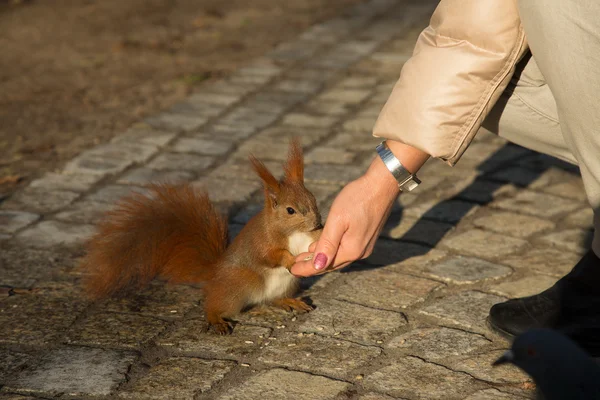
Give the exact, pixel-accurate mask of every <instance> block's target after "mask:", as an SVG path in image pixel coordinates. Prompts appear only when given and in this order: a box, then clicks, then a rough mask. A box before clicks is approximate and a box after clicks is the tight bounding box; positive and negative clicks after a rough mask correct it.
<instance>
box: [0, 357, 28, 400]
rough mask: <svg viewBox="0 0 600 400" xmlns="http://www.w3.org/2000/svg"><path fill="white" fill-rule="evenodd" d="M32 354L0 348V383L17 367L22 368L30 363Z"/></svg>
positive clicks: (4, 381)
mask: <svg viewBox="0 0 600 400" xmlns="http://www.w3.org/2000/svg"><path fill="white" fill-rule="evenodd" d="M33 359H34V356H32V355H31V354H27V353H22V352H19V351H12V350H8V349H0V360H2V363H0V385H3V384H4V383H6V380H7V378H8V377H9V375H10V374H11V372H13V371H16V370H17V369H18V368H19V369H23V367H25V366H26V365H27V364H29V363H31V361H32V360H33ZM1 398H2V397H0V399H1Z"/></svg>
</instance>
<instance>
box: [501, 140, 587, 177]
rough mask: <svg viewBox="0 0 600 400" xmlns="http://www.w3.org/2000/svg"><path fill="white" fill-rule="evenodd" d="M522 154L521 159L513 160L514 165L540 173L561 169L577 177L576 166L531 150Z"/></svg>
mask: <svg viewBox="0 0 600 400" xmlns="http://www.w3.org/2000/svg"><path fill="white" fill-rule="evenodd" d="M513 147H514V145H513ZM523 154H524V156H523V157H518V158H515V159H514V160H513V163H514V164H515V165H518V166H521V167H525V168H529V169H532V170H535V171H540V172H544V171H548V170H549V169H561V170H563V171H565V172H570V173H571V174H572V175H574V176H577V175H579V168H578V167H577V166H576V165H574V164H571V163H568V162H566V161H563V160H560V159H558V158H556V157H552V156H550V155H547V154H543V153H538V152H535V151H533V150H526V152H524V153H523Z"/></svg>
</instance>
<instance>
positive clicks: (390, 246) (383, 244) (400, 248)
mask: <svg viewBox="0 0 600 400" xmlns="http://www.w3.org/2000/svg"><path fill="white" fill-rule="evenodd" d="M431 252H433V253H432V254H436V253H437V250H433V249H431V248H430V247H428V246H423V245H420V244H414V243H407V242H401V241H396V240H387V239H383V238H380V239H379V240H377V242H375V248H374V249H373V254H371V255H370V256H369V257H368V258H366V259H365V260H364V261H365V262H366V263H367V264H372V265H389V264H395V263H401V262H403V261H407V260H408V259H410V258H413V257H418V256H425V255H426V254H428V253H431Z"/></svg>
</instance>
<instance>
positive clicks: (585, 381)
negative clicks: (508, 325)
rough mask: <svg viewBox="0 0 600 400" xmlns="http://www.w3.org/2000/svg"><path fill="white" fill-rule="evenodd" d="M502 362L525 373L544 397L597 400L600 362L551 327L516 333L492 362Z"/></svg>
mask: <svg viewBox="0 0 600 400" xmlns="http://www.w3.org/2000/svg"><path fill="white" fill-rule="evenodd" d="M505 363H511V364H514V365H516V366H517V367H519V368H521V369H522V370H523V371H525V372H526V373H527V374H529V376H531V378H532V379H533V381H534V382H535V384H536V385H537V387H538V390H539V392H540V394H541V395H542V396H543V397H544V399H545V400H564V399H569V400H593V399H598V400H600V365H598V364H597V363H596V361H595V360H594V359H593V358H592V357H590V356H589V355H588V354H587V353H586V352H585V351H583V350H582V349H581V348H580V347H579V346H578V345H577V344H575V342H573V341H572V340H571V339H569V338H567V337H566V336H564V335H562V334H561V333H558V332H556V331H553V330H551V329H532V330H530V331H527V332H525V333H523V334H521V335H519V336H517V337H516V338H515V341H514V342H513V344H512V346H511V349H510V350H508V351H507V352H506V353H504V355H502V357H500V358H499V359H498V360H496V361H495V362H494V364H493V365H500V364H505Z"/></svg>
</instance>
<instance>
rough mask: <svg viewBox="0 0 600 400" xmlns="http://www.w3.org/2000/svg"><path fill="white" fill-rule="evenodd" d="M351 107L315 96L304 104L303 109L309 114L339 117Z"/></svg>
mask: <svg viewBox="0 0 600 400" xmlns="http://www.w3.org/2000/svg"><path fill="white" fill-rule="evenodd" d="M350 109H351V107H350V106H348V105H347V104H343V103H332V102H327V101H323V100H319V99H318V98H315V99H313V100H311V101H310V102H308V103H306V105H305V106H304V109H303V110H304V111H305V112H307V113H310V114H319V115H329V116H332V117H340V116H342V115H345V114H347V113H348V112H350Z"/></svg>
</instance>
